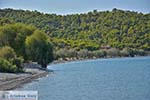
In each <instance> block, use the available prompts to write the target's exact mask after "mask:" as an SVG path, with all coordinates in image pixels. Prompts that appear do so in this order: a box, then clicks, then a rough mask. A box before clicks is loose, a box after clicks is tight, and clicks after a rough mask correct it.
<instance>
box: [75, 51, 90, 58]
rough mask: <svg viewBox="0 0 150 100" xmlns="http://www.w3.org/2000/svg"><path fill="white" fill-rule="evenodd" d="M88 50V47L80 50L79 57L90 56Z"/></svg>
mask: <svg viewBox="0 0 150 100" xmlns="http://www.w3.org/2000/svg"><path fill="white" fill-rule="evenodd" d="M88 54H89V52H88V50H87V49H82V50H80V51H79V52H78V57H79V58H88Z"/></svg>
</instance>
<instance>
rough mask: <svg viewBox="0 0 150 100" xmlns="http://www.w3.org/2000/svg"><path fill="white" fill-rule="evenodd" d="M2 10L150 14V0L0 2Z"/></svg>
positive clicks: (14, 0) (22, 0) (32, 0)
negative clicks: (103, 11)
mask: <svg viewBox="0 0 150 100" xmlns="http://www.w3.org/2000/svg"><path fill="white" fill-rule="evenodd" d="M0 8H15V9H28V10H38V11H41V12H48V13H57V14H72V13H84V12H88V11H92V10H94V9H97V10H100V11H102V10H112V9H113V8H119V9H124V10H132V11H138V12H143V13H150V0H0Z"/></svg>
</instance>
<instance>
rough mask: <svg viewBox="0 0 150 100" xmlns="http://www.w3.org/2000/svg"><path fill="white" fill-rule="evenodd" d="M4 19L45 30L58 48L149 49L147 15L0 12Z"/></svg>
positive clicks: (149, 33)
mask: <svg viewBox="0 0 150 100" xmlns="http://www.w3.org/2000/svg"><path fill="white" fill-rule="evenodd" d="M0 17H6V18H10V19H12V20H14V21H15V22H21V23H25V24H33V25H34V26H36V27H38V28H40V29H42V30H44V31H45V32H46V33H47V34H48V35H49V36H50V37H51V41H52V42H53V44H54V45H55V47H57V48H64V47H66V48H76V49H77V50H79V49H88V50H98V49H100V48H103V47H111V48H118V49H123V48H132V49H141V50H145V51H149V50H150V14H142V13H137V12H131V11H123V10H118V9H113V10H112V11H103V12H99V11H97V10H94V11H92V12H89V13H86V14H73V15H56V14H44V13H40V12H37V11H28V10H26V11H24V10H13V9H0Z"/></svg>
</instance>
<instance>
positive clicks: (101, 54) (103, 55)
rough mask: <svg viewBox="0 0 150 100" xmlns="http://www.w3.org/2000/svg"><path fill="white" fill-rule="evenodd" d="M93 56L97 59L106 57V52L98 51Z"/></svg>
mask: <svg viewBox="0 0 150 100" xmlns="http://www.w3.org/2000/svg"><path fill="white" fill-rule="evenodd" d="M93 55H94V56H95V57H97V58H100V57H105V56H106V52H105V51H102V50H97V51H93Z"/></svg>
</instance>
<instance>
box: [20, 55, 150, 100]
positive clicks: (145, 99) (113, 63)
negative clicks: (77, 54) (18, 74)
mask: <svg viewBox="0 0 150 100" xmlns="http://www.w3.org/2000/svg"><path fill="white" fill-rule="evenodd" d="M49 69H53V70H54V73H53V74H50V75H48V76H47V77H45V78H42V79H39V81H37V82H32V83H30V84H27V85H25V86H24V87H23V88H21V90H38V91H39V100H150V57H137V58H115V59H98V60H89V61H78V62H70V63H65V64H56V65H50V66H49Z"/></svg>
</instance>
